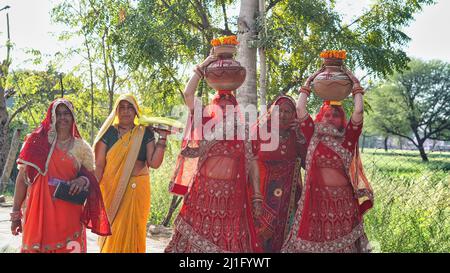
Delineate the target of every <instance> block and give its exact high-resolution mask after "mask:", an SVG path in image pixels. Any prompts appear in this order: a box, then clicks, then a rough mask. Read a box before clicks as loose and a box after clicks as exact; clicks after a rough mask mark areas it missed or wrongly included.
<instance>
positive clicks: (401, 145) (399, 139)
mask: <svg viewBox="0 0 450 273" xmlns="http://www.w3.org/2000/svg"><path fill="white" fill-rule="evenodd" d="M398 142H399V144H400V150H403V139H402V138H401V137H399V138H398Z"/></svg>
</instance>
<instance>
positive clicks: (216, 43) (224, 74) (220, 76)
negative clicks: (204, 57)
mask: <svg viewBox="0 0 450 273" xmlns="http://www.w3.org/2000/svg"><path fill="white" fill-rule="evenodd" d="M211 45H212V46H213V54H214V55H215V56H217V58H218V59H217V61H215V62H212V63H211V64H209V65H208V66H207V67H206V68H205V71H204V75H205V80H206V83H207V84H208V85H209V86H210V87H211V88H213V89H215V90H217V91H234V90H236V89H237V88H239V87H240V86H241V85H242V84H243V83H244V81H245V75H246V71H245V68H244V67H243V66H241V64H240V63H239V62H238V61H236V60H234V59H233V57H234V54H235V53H236V51H237V47H236V46H237V45H238V41H237V38H236V36H224V37H219V38H217V39H213V40H212V41H211Z"/></svg>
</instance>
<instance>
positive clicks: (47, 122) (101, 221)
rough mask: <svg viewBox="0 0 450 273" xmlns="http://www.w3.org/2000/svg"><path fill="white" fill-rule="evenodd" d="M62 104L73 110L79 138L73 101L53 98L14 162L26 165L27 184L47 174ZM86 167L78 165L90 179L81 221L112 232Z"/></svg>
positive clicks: (95, 183) (73, 132)
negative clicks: (57, 110)
mask: <svg viewBox="0 0 450 273" xmlns="http://www.w3.org/2000/svg"><path fill="white" fill-rule="evenodd" d="M61 104H63V105H65V106H66V107H67V108H68V109H69V110H70V112H71V113H72V117H73V123H72V130H71V135H72V137H73V138H75V139H81V135H80V133H79V131H78V128H77V125H76V122H75V115H74V109H73V105H72V103H71V102H70V101H68V100H66V99H63V98H60V99H56V100H54V101H53V102H52V103H51V104H50V106H49V108H48V110H47V114H46V116H45V118H44V120H43V121H42V122H41V125H40V126H39V127H38V128H36V129H35V130H34V131H33V132H32V133H31V134H29V135H28V136H27V137H26V138H25V142H24V144H23V147H22V149H21V151H20V154H19V158H18V160H17V164H23V165H25V166H26V167H25V173H26V182H27V184H29V185H31V184H33V183H34V181H35V180H36V178H37V177H38V175H42V176H45V175H47V172H48V164H49V162H50V158H51V156H52V154H53V151H54V149H55V145H56V137H57V132H56V108H57V107H58V106H59V105H61ZM88 168H90V167H86V166H81V167H80V170H79V175H80V176H86V177H87V178H88V179H89V196H88V199H87V201H86V203H85V206H84V208H83V214H82V219H81V221H82V222H83V223H84V224H85V225H86V227H87V228H89V229H91V230H92V232H94V233H96V234H98V235H103V236H107V235H111V229H110V225H109V222H108V218H107V215H106V210H105V208H104V205H103V199H102V195H101V192H100V187H99V185H98V181H97V179H96V178H95V176H94V175H93V173H92V171H89V170H88Z"/></svg>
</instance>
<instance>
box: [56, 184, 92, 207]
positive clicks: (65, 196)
mask: <svg viewBox="0 0 450 273" xmlns="http://www.w3.org/2000/svg"><path fill="white" fill-rule="evenodd" d="M69 191H70V184H68V183H64V182H60V183H59V184H58V186H57V187H56V190H55V193H54V194H53V197H55V198H58V199H61V200H64V201H66V202H70V203H73V204H77V205H83V204H84V202H85V201H86V199H87V197H88V194H89V191H87V190H82V191H80V192H79V193H78V194H75V195H71V194H69Z"/></svg>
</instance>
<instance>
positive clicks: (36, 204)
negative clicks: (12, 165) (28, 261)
mask: <svg viewBox="0 0 450 273" xmlns="http://www.w3.org/2000/svg"><path fill="white" fill-rule="evenodd" d="M17 163H18V164H19V175H18V177H17V180H16V190H15V194H14V205H13V212H12V213H11V221H12V224H11V231H12V233H13V234H14V235H18V234H19V233H21V232H23V243H22V248H21V251H22V252H47V253H65V252H66V253H67V252H86V227H88V228H90V229H92V231H93V232H95V233H97V234H99V235H109V234H111V231H110V226H109V223H108V220H107V217H106V211H105V210H104V207H103V201H102V198H101V193H100V189H99V187H98V183H97V180H96V179H95V177H94V175H93V170H94V158H93V152H92V150H91V148H90V146H89V144H87V143H86V142H85V141H84V140H83V139H82V138H81V136H80V133H79V132H78V129H77V126H76V123H75V120H74V112H73V106H72V104H71V103H70V102H69V101H67V100H65V99H57V100H55V101H54V102H52V104H51V105H50V107H49V109H48V111H47V116H46V118H45V119H44V121H43V122H42V123H41V126H40V127H38V128H37V129H36V130H34V131H33V132H32V133H31V134H30V135H29V136H28V137H27V139H26V141H25V143H24V145H23V148H22V150H21V152H20V155H19V159H18V161H17ZM59 183H69V185H70V186H71V187H70V191H69V194H72V195H74V194H77V193H79V192H80V191H82V190H89V192H90V193H89V196H88V199H87V202H86V203H85V204H84V205H78V204H73V203H69V202H67V201H63V200H61V199H56V198H53V193H54V192H55V189H56V187H57V185H58V184H59ZM24 203H25V206H23V207H24V210H25V212H24V213H23V215H24V219H23V223H22V211H21V208H22V205H23V204H24ZM22 224H23V225H22Z"/></svg>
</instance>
